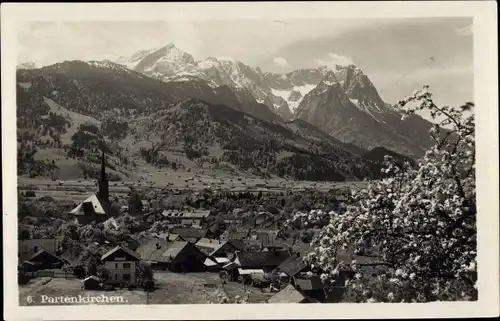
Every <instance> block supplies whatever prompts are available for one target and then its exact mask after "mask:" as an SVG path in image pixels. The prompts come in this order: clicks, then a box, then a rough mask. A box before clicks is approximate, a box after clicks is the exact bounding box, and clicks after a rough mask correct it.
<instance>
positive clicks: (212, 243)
mask: <svg viewBox="0 0 500 321" xmlns="http://www.w3.org/2000/svg"><path fill="white" fill-rule="evenodd" d="M224 244H225V242H221V241H219V240H215V239H208V238H201V239H199V240H198V242H196V243H195V246H196V247H197V248H198V249H199V250H200V251H202V252H203V253H205V254H206V255H208V254H210V253H212V252H214V250H215V249H217V248H219V247H220V246H221V245H222V246H223V245H224Z"/></svg>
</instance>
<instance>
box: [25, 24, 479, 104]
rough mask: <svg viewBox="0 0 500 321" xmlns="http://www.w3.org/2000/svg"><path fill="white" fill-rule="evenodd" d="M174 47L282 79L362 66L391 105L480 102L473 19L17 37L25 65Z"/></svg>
mask: <svg viewBox="0 0 500 321" xmlns="http://www.w3.org/2000/svg"><path fill="white" fill-rule="evenodd" d="M170 42H172V43H174V44H175V45H176V46H177V47H178V48H180V49H182V50H184V51H186V52H188V53H190V54H191V55H193V57H194V58H195V59H196V60H201V59H204V58H206V57H210V56H212V57H221V56H224V57H232V58H234V59H236V60H240V61H242V62H243V63H245V64H248V65H251V66H254V67H257V66H259V67H260V68H261V69H262V70H263V71H270V72H277V73H284V72H289V71H291V70H294V69H297V68H315V67H318V66H323V65H327V66H332V65H335V64H355V65H357V66H358V67H360V68H361V69H362V70H363V72H364V73H365V74H366V75H367V76H368V77H369V78H370V79H371V80H372V82H373V83H374V85H375V87H376V88H377V89H378V91H379V93H380V95H381V96H382V98H383V99H384V100H385V101H387V102H390V103H394V102H396V101H398V100H399V99H402V98H404V97H406V96H408V95H410V94H411V93H412V92H413V91H414V90H415V89H419V88H421V87H422V86H423V85H424V84H429V85H430V86H431V91H432V92H433V93H434V96H435V99H436V102H438V103H442V104H450V105H457V104H462V103H464V102H465V101H472V100H473V92H474V90H473V70H474V68H473V39H472V19H471V18H404V19H328V20H327V19H323V20H322V19H314V20H312V19H294V20H286V21H285V20H279V21H277V20H269V21H267V20H243V19H238V20H223V21H220V20H219V21H217V20H211V21H199V22H188V21H186V22H179V21H177V22H175V23H167V22H165V21H144V22H140V21H123V22H118V21H110V22H101V21H99V22H97V21H96V22H31V23H29V24H25V25H23V26H22V28H20V30H19V33H18V48H17V49H18V63H23V62H28V61H29V62H34V63H35V64H36V65H37V66H43V65H48V64H53V63H56V62H60V61H64V60H102V59H110V60H114V59H116V58H118V57H119V56H129V55H131V54H133V53H134V52H136V51H138V50H141V49H152V48H159V47H162V46H164V45H166V44H168V43H170Z"/></svg>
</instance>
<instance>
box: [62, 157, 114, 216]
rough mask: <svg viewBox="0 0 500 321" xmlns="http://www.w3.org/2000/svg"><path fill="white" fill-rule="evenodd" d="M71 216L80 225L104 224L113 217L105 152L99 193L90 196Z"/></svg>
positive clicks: (102, 159) (102, 160)
mask: <svg viewBox="0 0 500 321" xmlns="http://www.w3.org/2000/svg"><path fill="white" fill-rule="evenodd" d="M69 214H71V215H74V216H75V218H76V220H77V221H78V223H80V224H88V223H91V222H104V221H106V220H107V219H108V218H109V217H110V216H111V213H110V201H109V182H108V178H107V177H106V163H105V156H104V152H103V153H102V158H101V175H100V177H99V181H98V190H97V193H95V194H92V195H90V196H89V197H88V198H87V199H86V200H84V201H83V202H82V203H80V204H79V205H78V206H77V207H75V208H74V209H73V210H72V211H71V212H69Z"/></svg>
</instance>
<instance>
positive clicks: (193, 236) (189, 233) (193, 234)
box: [171, 227, 209, 243]
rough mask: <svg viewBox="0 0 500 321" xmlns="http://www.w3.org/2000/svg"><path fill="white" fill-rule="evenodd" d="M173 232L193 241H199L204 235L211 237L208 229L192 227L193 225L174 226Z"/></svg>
mask: <svg viewBox="0 0 500 321" xmlns="http://www.w3.org/2000/svg"><path fill="white" fill-rule="evenodd" d="M171 232H172V233H173V234H177V235H179V236H180V237H182V238H183V239H184V240H186V241H188V242H192V243H196V242H198V240H199V239H201V238H204V237H209V233H208V230H207V229H201V228H192V227H178V228H173V229H172V231H171Z"/></svg>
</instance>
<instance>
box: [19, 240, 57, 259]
mask: <svg viewBox="0 0 500 321" xmlns="http://www.w3.org/2000/svg"><path fill="white" fill-rule="evenodd" d="M40 249H44V250H46V251H48V252H51V253H54V254H58V250H59V245H58V242H57V240H56V239H31V240H20V241H19V242H18V258H19V263H23V262H24V261H26V260H27V259H28V258H30V257H31V256H32V255H33V254H35V253H37V252H38V251H39V250H40Z"/></svg>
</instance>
